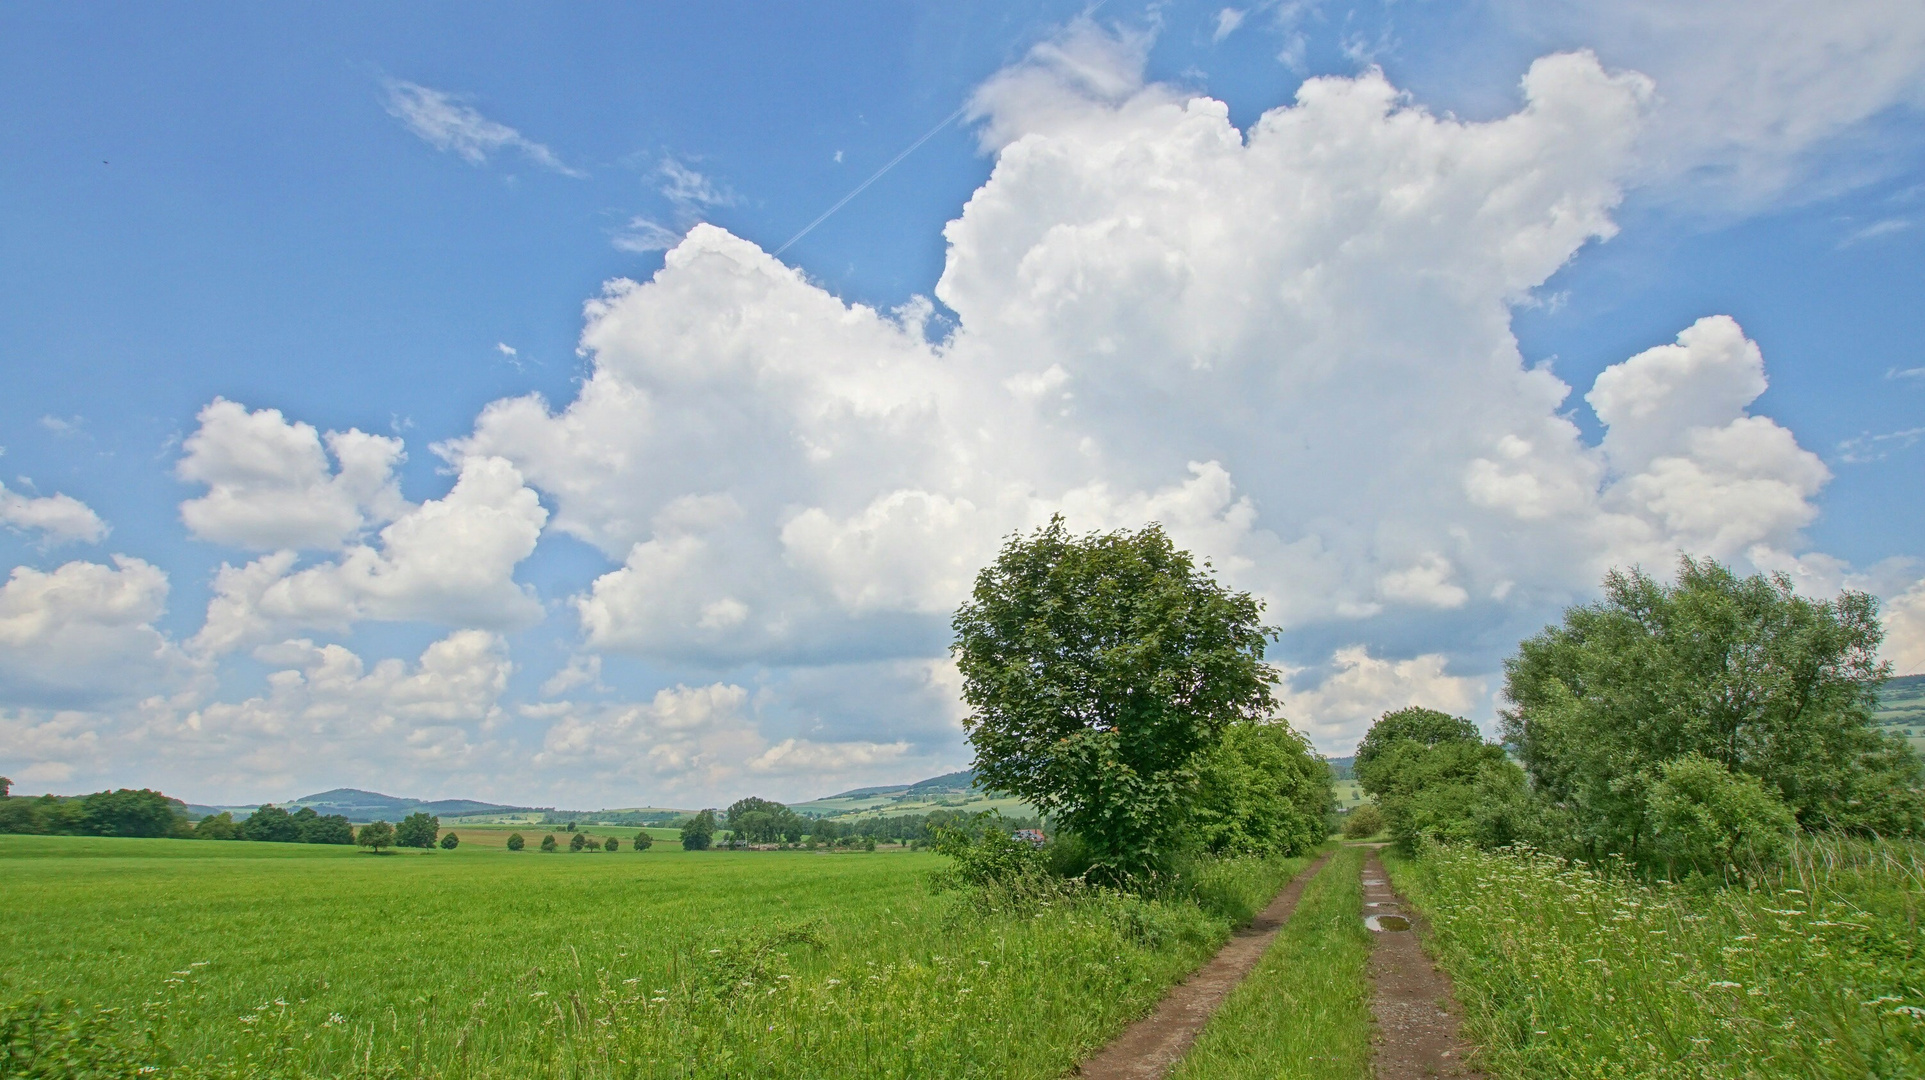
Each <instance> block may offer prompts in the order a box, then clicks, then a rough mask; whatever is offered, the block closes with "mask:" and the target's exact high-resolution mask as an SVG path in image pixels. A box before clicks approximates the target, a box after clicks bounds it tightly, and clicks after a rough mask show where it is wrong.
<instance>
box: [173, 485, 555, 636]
mask: <svg viewBox="0 0 1925 1080" xmlns="http://www.w3.org/2000/svg"><path fill="white" fill-rule="evenodd" d="M547 518H548V512H547V511H546V510H544V509H543V508H542V506H541V501H540V499H539V497H537V496H536V494H535V492H534V491H532V490H530V489H529V488H528V487H526V486H525V485H524V484H523V483H522V480H521V475H520V473H518V472H517V471H516V470H515V468H514V466H512V465H510V464H509V463H508V462H506V461H503V460H501V459H500V458H482V457H476V458H468V459H466V460H464V461H463V462H462V463H461V473H460V476H459V478H458V479H457V480H456V481H455V485H454V488H453V489H452V490H450V491H449V492H448V494H447V495H445V496H443V497H441V498H439V499H430V500H428V501H426V502H424V503H421V504H419V505H417V506H411V507H409V508H407V509H406V510H405V511H404V512H402V513H401V514H400V515H399V516H398V517H397V518H396V519H395V520H394V522H393V523H392V524H390V525H388V526H387V527H386V528H384V529H382V530H381V531H380V533H379V534H378V535H377V536H376V537H375V538H374V541H373V542H371V543H355V544H350V545H348V546H347V547H345V548H344V549H343V550H342V551H341V553H340V554H339V555H338V556H336V557H334V558H331V559H327V560H325V561H321V562H317V563H314V564H312V565H308V566H298V565H297V557H296V553H295V552H293V551H288V550H283V551H277V552H274V553H272V554H269V555H266V556H263V557H261V558H260V559H257V560H255V561H253V562H251V563H248V564H246V565H245V566H239V567H236V566H231V565H227V564H223V565H222V566H221V568H220V570H219V571H218V573H217V574H216V575H215V580H214V593H215V595H214V598H213V599H212V600H211V601H210V602H209V604H208V609H207V622H206V624H205V625H204V626H203V627H202V628H201V630H200V632H199V633H198V634H197V635H196V636H195V638H194V641H193V644H194V646H195V647H196V649H197V650H198V651H201V652H203V653H209V654H216V653H222V652H227V651H230V650H232V649H236V648H240V647H242V646H245V645H248V644H251V643H257V642H263V641H268V640H272V639H273V638H274V637H277V636H280V635H282V634H284V633H285V632H287V631H288V630H290V629H293V628H298V627H322V628H334V629H346V628H348V627H350V626H352V625H353V624H354V623H355V622H358V621H360V620H363V619H374V620H380V621H390V622H392V621H421V622H430V623H440V624H443V625H456V626H461V625H467V626H480V627H487V628H505V627H513V626H519V625H525V624H528V623H532V622H534V621H536V620H538V619H539V618H540V617H541V605H540V603H539V601H537V600H536V599H535V598H534V596H533V595H532V594H531V592H530V590H528V589H526V588H525V587H523V586H521V585H519V584H517V583H516V582H515V580H514V569H515V567H516V565H518V564H519V563H520V562H521V561H522V560H523V559H525V558H527V557H528V556H529V554H530V553H532V552H533V551H534V549H535V542H536V540H537V539H538V538H539V537H540V535H541V529H542V525H543V523H544V522H546V521H547Z"/></svg>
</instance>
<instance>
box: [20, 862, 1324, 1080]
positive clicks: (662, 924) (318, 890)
mask: <svg viewBox="0 0 1925 1080" xmlns="http://www.w3.org/2000/svg"><path fill="white" fill-rule="evenodd" d="M940 863H941V860H940V859H938V858H937V857H935V856H931V855H922V854H912V853H898V854H874V855H862V854H842V855H812V854H807V853H781V852H764V853H739V854H738V853H726V852H715V853H702V854H689V853H684V852H681V851H679V850H673V849H669V850H662V849H661V848H659V847H658V848H657V849H653V850H651V851H649V852H640V853H636V852H622V853H609V854H590V853H583V854H579V855H569V854H556V855H541V854H538V853H534V852H524V853H521V854H519V855H511V854H508V853H506V852H503V851H498V850H485V849H484V850H474V851H470V850H469V849H468V848H467V847H466V846H465V845H464V847H463V848H461V849H457V850H456V851H453V852H435V853H432V854H428V853H421V854H415V853H407V854H399V855H393V856H388V857H382V858H376V857H372V856H368V855H364V854H357V853H353V852H347V851H338V850H336V851H318V852H317V851H316V850H314V849H309V848H305V847H304V846H302V845H274V844H212V843H195V842H191V841H133V840H99V839H87V838H54V837H6V838H0V1001H5V1000H9V999H11V1000H14V1001H20V1000H22V999H23V998H24V997H26V996H27V995H30V994H33V993H36V992H42V993H44V994H45V995H46V998H44V999H43V1001H44V1000H53V1001H58V1000H60V999H71V1000H73V1001H75V1002H77V1003H78V1010H77V1011H74V1012H69V1013H64V1014H63V1013H60V1012H59V1010H52V1011H50V1010H48V1009H46V1008H44V1007H42V1008H39V1010H38V1011H37V1012H36V1011H35V1007H34V1006H31V1005H28V1006H23V1007H17V1008H15V1009H13V1010H11V1012H10V1013H9V1014H8V1016H0V1021H10V1020H11V1019H19V1020H21V1023H20V1024H16V1025H15V1028H17V1029H19V1031H18V1035H19V1039H20V1040H21V1041H22V1045H27V1044H29V1043H33V1041H34V1040H39V1042H40V1044H44V1046H46V1047H49V1048H52V1051H58V1050H59V1047H60V1046H62V1045H66V1046H69V1048H72V1047H75V1046H81V1043H79V1042H75V1041H74V1039H75V1038H78V1037H79V1036H76V1035H73V1034H72V1033H73V1032H81V1033H83V1034H84V1035H85V1038H86V1045H88V1046H94V1047H96V1048H97V1047H98V1046H101V1045H105V1042H104V1041H103V1040H104V1036H103V1027H102V1025H103V1023H105V1021H103V1020H102V1019H101V1018H102V1017H112V1018H114V1020H113V1022H114V1023H118V1024H119V1025H120V1026H121V1028H122V1030H121V1031H120V1037H119V1038H118V1041H117V1043H116V1045H118V1046H121V1047H122V1048H125V1047H135V1048H140V1047H147V1048H148V1050H146V1051H143V1052H144V1053H147V1057H146V1058H144V1059H142V1060H143V1061H144V1062H145V1063H148V1064H152V1065H156V1066H159V1067H160V1068H161V1070H162V1071H161V1073H159V1074H158V1075H176V1076H182V1077H186V1076H321V1075H328V1076H354V1075H361V1076H381V1075H395V1076H409V1077H416V1076H425V1077H571V1078H572V1077H582V1078H589V1077H603V1076H624V1077H627V1076H648V1077H653V1076H663V1077H795V1078H803V1077H828V1076H835V1077H842V1076H848V1077H865V1076H899V1077H908V1076H941V1077H1055V1076H1060V1075H1061V1074H1062V1073H1063V1072H1064V1071H1065V1070H1067V1069H1068V1068H1070V1067H1071V1066H1072V1065H1073V1064H1074V1063H1075V1062H1076V1061H1077V1060H1079V1059H1080V1058H1081V1057H1082V1056H1084V1054H1086V1053H1087V1052H1088V1051H1089V1050H1090V1049H1091V1048H1093V1047H1095V1046H1098V1045H1100V1044H1101V1043H1103V1042H1104V1041H1106V1040H1107V1039H1108V1038H1110V1037H1111V1036H1112V1035H1114V1034H1115V1032H1116V1031H1117V1030H1119V1029H1120V1028H1121V1027H1122V1026H1123V1025H1124V1024H1126V1023H1127V1022H1128V1021H1130V1020H1131V1019H1133V1018H1135V1017H1136V1016H1138V1015H1140V1014H1142V1013H1143V1012H1145V1011H1147V1010H1148V1009H1149V1007H1150V1006H1151V1005H1152V1004H1153V1003H1154V1002H1155V1001H1156V999H1157V998H1158V997H1159V996H1160V995H1161V994H1162V992H1163V991H1164V989H1166V988H1167V987H1168V986H1169V984H1170V983H1171V982H1173V981H1174V980H1175V979H1176V978H1178V977H1180V976H1181V975H1182V973H1184V972H1185V971H1187V970H1189V969H1190V968H1191V967H1193V966H1195V964H1196V963H1198V962H1199V961H1200V960H1202V959H1203V958H1204V957H1206V956H1208V955H1209V953H1210V952H1211V951H1212V950H1213V949H1214V948H1215V947H1216V946H1217V945H1218V944H1219V943H1220V942H1221V941H1222V940H1223V939H1224V937H1225V936H1227V934H1228V932H1229V929H1230V926H1231V924H1232V922H1233V921H1234V912H1235V911H1237V910H1241V909H1242V908H1244V907H1247V906H1248V905H1249V904H1250V903H1251V902H1252V901H1251V899H1250V898H1251V897H1253V896H1255V895H1256V894H1258V893H1261V892H1263V890H1264V889H1266V888H1267V889H1268V890H1269V892H1271V893H1274V892H1275V890H1276V888H1278V887H1281V884H1282V882H1283V881H1284V880H1287V878H1288V876H1289V874H1290V873H1291V872H1292V866H1291V863H1290V861H1286V860H1278V861H1273V862H1266V863H1241V862H1240V863H1232V864H1209V865H1203V866H1199V867H1197V868H1194V870H1193V873H1194V874H1195V877H1196V881H1195V884H1196V885H1197V886H1198V888H1197V889H1196V890H1195V891H1196V892H1197V893H1199V894H1200V895H1203V896H1204V903H1199V902H1197V900H1195V899H1192V898H1190V897H1188V896H1185V895H1177V894H1175V893H1172V894H1171V895H1168V896H1164V897H1160V898H1155V899H1145V898H1142V897H1133V896H1123V895H1118V894H1115V893H1109V892H1103V891H1099V890H1081V891H1073V892H1071V893H1069V894H1066V895H1063V896H1058V897H1053V898H1052V897H1028V898H1016V900H1015V901H1013V902H1006V903H999V902H996V901H995V900H994V898H990V899H989V900H988V901H987V902H986V901H985V899H984V897H982V896H981V895H979V894H972V893H968V892H948V893H937V892H932V891H931V890H930V888H929V887H928V878H929V876H930V871H932V870H933V869H934V868H935V867H937V866H938V865H940ZM1296 865H1301V863H1300V862H1298V863H1297V864H1296ZM1264 899H1267V896H1265V897H1264ZM1206 904H1207V905H1208V909H1206V906H1205V905H1206ZM101 1010H118V1011H116V1012H113V1013H103V1012H101ZM36 1016H37V1017H39V1018H40V1020H33V1017H36ZM62 1016H64V1017H65V1019H61V1017H62ZM49 1017H52V1018H53V1019H54V1020H57V1021H59V1023H52V1024H51V1026H50V1024H49V1023H43V1022H41V1021H45V1020H47V1018H49ZM29 1021H31V1023H29ZM34 1024H38V1026H37V1027H33V1025H34ZM62 1024H64V1025H65V1027H64V1028H63V1027H61V1025H62ZM0 1027H5V1024H4V1023H0ZM29 1027H33V1030H27V1028H29ZM8 1030H13V1029H8ZM63 1030H65V1031H68V1032H69V1034H68V1035H62V1034H61V1032H62V1031H63ZM9 1037H12V1036H9ZM62 1039H66V1040H67V1042H66V1043H62V1042H61V1040H62ZM52 1051H50V1052H52ZM76 1052H78V1051H76ZM90 1052H91V1051H90ZM116 1052H118V1051H116ZM147 1075H156V1074H151V1073H150V1074H147Z"/></svg>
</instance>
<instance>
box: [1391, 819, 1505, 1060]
mask: <svg viewBox="0 0 1925 1080" xmlns="http://www.w3.org/2000/svg"><path fill="white" fill-rule="evenodd" d="M1363 875H1364V916H1365V918H1367V919H1368V918H1371V917H1375V918H1376V919H1377V922H1378V925H1376V926H1373V927H1372V929H1375V930H1378V933H1377V935H1376V947H1375V948H1373V949H1371V950H1370V981H1371V985H1372V995H1371V1002H1370V1010H1371V1012H1372V1013H1374V1014H1375V1015H1376V1017H1377V1038H1376V1048H1375V1050H1376V1052H1375V1053H1374V1054H1373V1055H1372V1057H1373V1059H1374V1063H1375V1068H1374V1069H1373V1070H1372V1072H1373V1075H1374V1076H1375V1077H1376V1080H1432V1078H1435V1077H1457V1078H1459V1080H1481V1078H1482V1077H1483V1074H1482V1073H1480V1072H1478V1071H1477V1070H1475V1069H1473V1068H1471V1066H1470V1065H1469V1063H1468V1061H1467V1060H1466V1059H1467V1057H1468V1055H1469V1050H1470V1048H1469V1046H1467V1045H1466V1044H1465V1043H1464V1041H1463V1039H1462V1037H1461V1036H1460V1034H1459V1032H1458V1025H1459V1022H1460V1018H1461V1017H1462V1015H1463V1010H1462V1009H1461V1008H1459V1007H1458V1004H1457V999H1456V998H1455V997H1454V996H1452V994H1451V988H1450V978H1449V976H1447V975H1445V974H1444V973H1443V972H1442V971H1439V970H1438V969H1437V967H1436V966H1435V965H1434V964H1432V963H1431V961H1430V957H1428V956H1426V955H1425V954H1424V948H1423V935H1425V934H1426V933H1428V932H1429V930H1430V927H1429V924H1427V923H1426V922H1425V921H1424V918H1423V916H1421V915H1419V914H1418V913H1417V911H1416V909H1414V908H1412V907H1411V906H1410V905H1408V904H1406V903H1404V900H1403V898H1402V897H1400V896H1398V895H1397V892H1396V890H1395V889H1392V888H1391V887H1390V877H1389V875H1387V874H1385V873H1384V864H1383V862H1382V860H1380V859H1378V858H1377V853H1376V852H1374V851H1373V852H1371V854H1370V859H1369V861H1367V862H1365V863H1364V870H1363Z"/></svg>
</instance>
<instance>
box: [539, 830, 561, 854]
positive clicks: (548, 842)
mask: <svg viewBox="0 0 1925 1080" xmlns="http://www.w3.org/2000/svg"><path fill="white" fill-rule="evenodd" d="M559 847H561V845H560V844H557V843H555V834H554V833H549V834H548V835H547V836H544V837H542V838H541V849H542V850H543V851H554V850H555V849H557V848H559Z"/></svg>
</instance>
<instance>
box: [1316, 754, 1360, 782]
mask: <svg viewBox="0 0 1925 1080" xmlns="http://www.w3.org/2000/svg"><path fill="white" fill-rule="evenodd" d="M1324 760H1325V761H1328V762H1330V778H1331V779H1332V780H1350V779H1353V778H1355V777H1356V775H1357V772H1356V770H1357V758H1356V757H1355V755H1352V756H1351V757H1333V758H1325V759H1324Z"/></svg>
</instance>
